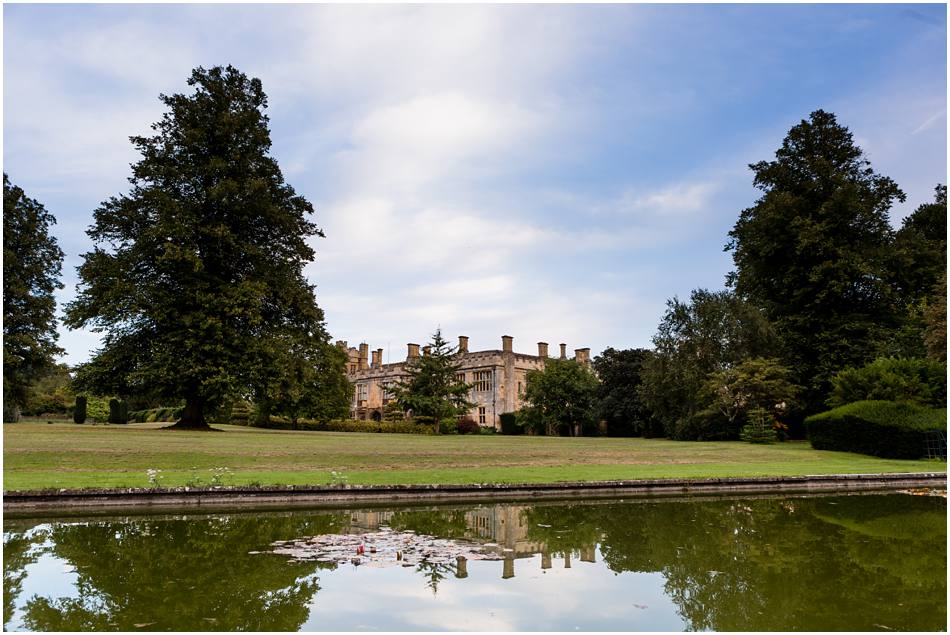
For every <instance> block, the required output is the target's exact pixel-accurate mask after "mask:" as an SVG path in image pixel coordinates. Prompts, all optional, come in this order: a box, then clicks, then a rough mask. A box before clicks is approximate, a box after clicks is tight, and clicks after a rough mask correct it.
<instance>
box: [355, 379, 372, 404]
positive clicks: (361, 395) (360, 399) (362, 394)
mask: <svg viewBox="0 0 950 635" xmlns="http://www.w3.org/2000/svg"><path fill="white" fill-rule="evenodd" d="M368 392H369V386H367V385H366V384H357V385H356V394H357V397H356V405H357V406H365V405H366V396H367V393H368Z"/></svg>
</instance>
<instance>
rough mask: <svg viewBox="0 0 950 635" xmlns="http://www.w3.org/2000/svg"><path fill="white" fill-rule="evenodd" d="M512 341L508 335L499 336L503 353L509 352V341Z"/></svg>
mask: <svg viewBox="0 0 950 635" xmlns="http://www.w3.org/2000/svg"><path fill="white" fill-rule="evenodd" d="M513 339H514V338H512V337H511V336H510V335H502V336H501V350H502V351H504V352H505V353H510V352H511V341H512V340H513Z"/></svg>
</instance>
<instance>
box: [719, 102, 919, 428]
mask: <svg viewBox="0 0 950 635" xmlns="http://www.w3.org/2000/svg"><path fill="white" fill-rule="evenodd" d="M749 167H750V168H751V169H752V171H753V173H754V174H755V179H754V183H755V186H756V187H757V188H759V189H760V190H762V191H763V193H764V194H763V195H762V197H761V198H759V200H758V201H757V202H756V203H755V205H753V206H752V207H750V208H748V209H745V210H743V211H742V213H741V214H740V216H739V220H738V221H737V222H736V224H735V226H734V227H733V229H732V231H731V232H730V233H729V236H730V239H731V240H730V242H729V243H728V245H727V246H726V249H727V250H730V251H732V255H733V261H734V263H735V267H736V268H735V271H733V272H732V273H731V274H729V277H728V282H729V284H731V285H732V286H733V287H734V288H735V291H736V293H737V294H738V295H739V296H740V297H742V298H744V299H746V300H748V301H750V302H752V303H753V304H755V305H756V306H759V307H761V308H762V309H764V311H765V314H766V316H767V317H768V318H769V320H770V321H772V323H773V324H774V326H775V328H776V330H777V331H778V332H779V333H780V334H781V337H782V340H783V343H784V344H785V360H784V361H785V362H786V363H787V364H788V365H789V366H790V367H791V368H792V369H793V370H794V372H795V373H796V376H797V379H798V381H799V383H801V384H802V385H804V386H806V394H805V401H806V403H807V405H808V406H809V410H810V411H814V410H816V409H820V408H821V405H822V402H823V399H824V395H826V394H827V390H828V383H829V381H830V378H831V376H832V375H833V374H834V372H836V371H837V370H838V369H840V368H843V367H844V366H847V365H853V364H859V363H863V362H864V361H866V360H868V359H869V358H870V357H871V356H873V354H874V351H875V346H876V345H877V342H878V341H880V340H881V339H882V338H883V337H885V334H886V333H887V331H888V330H889V329H893V328H894V327H895V326H896V325H897V324H898V321H899V311H898V310H897V298H896V294H895V291H894V289H893V287H892V286H891V285H890V284H889V283H888V278H889V276H888V260H889V249H890V247H891V243H892V240H893V230H892V229H891V227H890V224H889V221H888V211H889V210H890V208H891V205H892V204H893V203H894V201H901V202H903V201H904V200H905V195H904V192H902V191H901V189H900V188H899V187H898V186H897V184H896V183H895V182H894V181H893V180H891V179H890V178H888V177H886V176H882V175H879V174H877V173H875V172H874V170H873V169H872V168H871V164H870V162H869V161H868V160H867V158H866V157H865V155H864V152H863V151H862V150H861V148H860V147H858V146H857V145H855V143H854V139H853V137H852V135H851V132H850V131H849V130H848V129H847V128H846V127H844V126H842V125H840V124H839V123H838V121H837V119H836V118H835V116H834V115H833V114H831V113H828V112H825V111H823V110H817V111H815V112H813V113H812V114H811V116H810V117H809V119H808V120H803V121H801V122H800V123H799V124H798V125H796V126H795V127H793V128H792V129H791V130H790V131H789V133H788V135H787V136H786V137H785V140H784V141H783V143H782V146H781V148H779V149H778V150H777V151H776V153H775V160H773V161H760V162H758V163H755V164H752V165H750V166H749Z"/></svg>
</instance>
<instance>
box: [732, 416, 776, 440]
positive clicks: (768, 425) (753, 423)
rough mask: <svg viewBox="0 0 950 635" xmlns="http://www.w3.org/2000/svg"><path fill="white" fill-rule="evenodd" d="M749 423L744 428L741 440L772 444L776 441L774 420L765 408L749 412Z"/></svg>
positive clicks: (740, 435)
mask: <svg viewBox="0 0 950 635" xmlns="http://www.w3.org/2000/svg"><path fill="white" fill-rule="evenodd" d="M748 419H749V422H748V423H747V424H745V425H744V426H743V427H742V431H741V432H740V433H739V438H740V439H742V440H743V441H745V442H747V443H772V442H774V441H775V439H776V436H775V428H774V427H773V423H774V419H772V417H771V415H769V413H768V412H767V411H766V410H765V409H764V408H753V409H752V410H750V411H749V416H748Z"/></svg>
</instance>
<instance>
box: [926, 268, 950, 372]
mask: <svg viewBox="0 0 950 635" xmlns="http://www.w3.org/2000/svg"><path fill="white" fill-rule="evenodd" d="M931 297H932V300H931V302H930V303H929V304H928V305H927V308H926V309H925V310H924V328H923V338H924V346H925V348H926V349H927V357H928V358H929V359H935V360H937V361H940V362H944V363H946V362H947V272H946V271H944V272H943V275H941V276H940V279H939V280H938V281H937V284H935V285H934V290H933V295H932V296H931Z"/></svg>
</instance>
